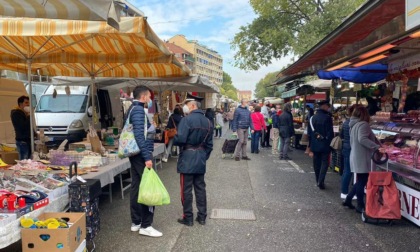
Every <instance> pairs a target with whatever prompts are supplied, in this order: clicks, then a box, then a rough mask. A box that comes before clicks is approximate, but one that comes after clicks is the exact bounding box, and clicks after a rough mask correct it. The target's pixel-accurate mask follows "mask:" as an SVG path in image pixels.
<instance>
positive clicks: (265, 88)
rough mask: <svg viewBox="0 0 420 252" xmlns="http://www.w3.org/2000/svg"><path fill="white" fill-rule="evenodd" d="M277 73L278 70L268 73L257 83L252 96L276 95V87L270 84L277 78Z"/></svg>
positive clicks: (260, 97) (258, 97) (259, 97)
mask: <svg viewBox="0 0 420 252" xmlns="http://www.w3.org/2000/svg"><path fill="white" fill-rule="evenodd" d="M278 73H279V72H272V73H268V74H267V75H266V76H264V78H262V79H261V80H260V81H259V82H258V83H257V85H256V86H255V91H254V96H255V97H256V98H257V99H262V98H264V97H269V96H277V87H276V86H271V85H273V83H274V81H275V80H276V79H277V74H278ZM270 86H271V87H270Z"/></svg>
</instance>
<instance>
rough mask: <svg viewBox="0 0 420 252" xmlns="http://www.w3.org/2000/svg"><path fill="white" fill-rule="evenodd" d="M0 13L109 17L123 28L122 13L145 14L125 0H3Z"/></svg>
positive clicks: (90, 18)
mask: <svg viewBox="0 0 420 252" xmlns="http://www.w3.org/2000/svg"><path fill="white" fill-rule="evenodd" d="M0 15H1V16H8V17H30V18H48V19H69V20H91V21H107V23H108V24H109V25H111V26H112V27H114V28H115V29H119V23H120V18H121V16H144V14H143V12H141V11H140V10H138V9H136V8H135V7H134V6H132V5H131V4H130V3H128V2H127V1H125V0H118V1H116V0H66V1H63V0H30V1H23V0H0Z"/></svg>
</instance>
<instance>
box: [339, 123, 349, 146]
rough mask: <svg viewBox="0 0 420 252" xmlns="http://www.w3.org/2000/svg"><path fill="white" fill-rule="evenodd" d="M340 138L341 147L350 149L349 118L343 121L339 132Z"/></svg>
mask: <svg viewBox="0 0 420 252" xmlns="http://www.w3.org/2000/svg"><path fill="white" fill-rule="evenodd" d="M340 137H341V140H343V149H349V150H350V149H351V146H350V119H347V120H346V121H345V122H344V123H343V127H342V128H341V133H340Z"/></svg>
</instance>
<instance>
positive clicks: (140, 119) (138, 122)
mask: <svg viewBox="0 0 420 252" xmlns="http://www.w3.org/2000/svg"><path fill="white" fill-rule="evenodd" d="M130 110H131V114H130V123H131V124H133V132H134V137H135V138H136V142H137V145H138V146H139V148H140V150H141V152H140V153H139V154H138V155H141V156H142V157H143V159H144V161H148V160H152V159H153V149H154V140H153V139H146V138H145V134H144V128H145V127H144V124H145V123H147V126H146V130H147V129H149V128H150V126H151V124H150V122H149V119H147V116H146V112H145V111H144V103H141V102H138V101H134V102H133V105H131V108H130V109H129V111H130ZM145 120H146V121H145Z"/></svg>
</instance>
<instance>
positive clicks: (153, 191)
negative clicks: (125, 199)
mask: <svg viewBox="0 0 420 252" xmlns="http://www.w3.org/2000/svg"><path fill="white" fill-rule="evenodd" d="M137 202H138V203H140V204H143V205H146V206H162V205H169V203H170V202H171V199H170V197H169V193H168V191H167V190H166V188H165V186H164V185H163V183H162V181H161V180H160V179H159V176H158V175H157V173H156V172H155V170H154V169H148V168H147V167H145V168H144V171H143V176H142V177H141V182H140V187H139V197H138V198H137Z"/></svg>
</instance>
